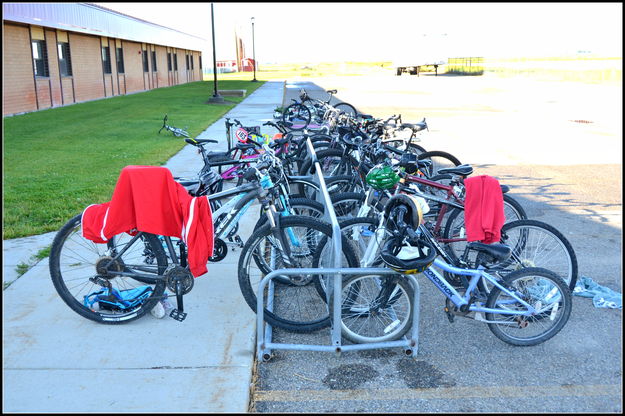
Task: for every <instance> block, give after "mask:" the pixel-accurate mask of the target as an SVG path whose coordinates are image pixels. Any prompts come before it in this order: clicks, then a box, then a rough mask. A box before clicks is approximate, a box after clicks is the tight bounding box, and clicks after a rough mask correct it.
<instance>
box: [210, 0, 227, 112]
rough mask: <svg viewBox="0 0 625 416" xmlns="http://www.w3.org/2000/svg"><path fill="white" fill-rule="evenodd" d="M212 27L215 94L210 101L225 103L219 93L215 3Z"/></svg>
mask: <svg viewBox="0 0 625 416" xmlns="http://www.w3.org/2000/svg"><path fill="white" fill-rule="evenodd" d="M211 26H212V28H213V79H214V88H215V92H214V93H213V96H212V97H211V98H210V99H209V100H208V102H209V103H223V102H224V97H222V96H221V95H219V92H218V91H217V52H216V51H215V15H214V13H213V3H211Z"/></svg>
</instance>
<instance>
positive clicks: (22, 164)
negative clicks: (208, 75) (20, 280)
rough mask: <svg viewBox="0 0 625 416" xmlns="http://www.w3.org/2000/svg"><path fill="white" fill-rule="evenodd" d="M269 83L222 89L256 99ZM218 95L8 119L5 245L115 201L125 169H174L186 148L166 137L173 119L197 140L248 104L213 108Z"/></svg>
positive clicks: (153, 95)
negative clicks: (165, 125) (171, 161)
mask: <svg viewBox="0 0 625 416" xmlns="http://www.w3.org/2000/svg"><path fill="white" fill-rule="evenodd" d="M220 79H221V77H220ZM262 84H263V83H262V82H257V83H253V82H247V81H225V80H224V81H219V82H218V87H219V89H220V90H222V89H223V90H225V89H245V90H247V94H248V95H249V94H250V93H252V92H253V91H254V90H256V89H257V88H258V87H260V86H261V85H262ZM212 95H213V84H212V83H208V82H193V83H188V84H183V85H177V86H173V87H167V88H159V89H156V90H151V91H147V92H142V93H138V94H132V95H126V96H118V97H113V98H108V99H103V100H97V101H91V102H87V103H80V104H75V105H71V106H67V107H59V108H53V109H48V110H43V111H37V112H33V113H28V114H22V115H18V116H12V117H4V119H3V124H4V126H3V127H4V135H3V136H4V138H3V147H4V149H3V150H4V155H3V167H4V172H3V185H4V186H3V230H2V238H3V239H10V238H17V237H24V236H28V235H35V234H42V233H45V232H50V231H56V230H58V229H59V228H60V227H61V226H62V225H63V224H64V223H65V222H66V221H67V220H68V219H69V218H70V217H72V216H73V215H75V214H77V213H79V212H81V211H82V210H83V209H84V208H85V207H87V206H88V205H89V204H95V203H103V202H107V201H109V200H110V198H111V196H112V193H113V189H114V187H115V183H116V182H117V178H118V176H119V172H120V170H121V169H122V168H123V167H124V166H127V165H154V166H160V165H163V164H164V163H166V162H167V160H168V159H169V158H171V157H172V156H173V155H174V154H176V153H177V152H178V151H179V150H180V149H181V148H182V147H183V146H184V145H185V143H184V141H183V140H182V139H180V138H176V137H174V136H173V135H172V133H170V132H166V131H165V130H163V132H161V134H159V133H158V130H159V129H160V127H161V126H162V122H163V116H164V115H165V114H168V117H169V120H168V124H170V125H173V126H175V127H185V126H188V129H187V130H188V132H189V133H190V134H191V136H192V137H195V136H197V135H198V134H200V133H201V132H202V131H204V130H205V129H206V128H207V127H208V126H210V125H211V124H213V123H214V122H215V121H217V120H219V119H220V118H221V117H222V116H223V115H224V114H225V113H226V112H228V111H229V110H230V109H231V108H233V107H234V106H235V105H236V104H237V103H239V102H241V101H242V100H243V99H244V98H241V97H227V103H226V104H208V103H207V101H208V99H209V98H210V97H212ZM214 139H217V140H225V138H223V137H215V138H214ZM198 157H199V156H198Z"/></svg>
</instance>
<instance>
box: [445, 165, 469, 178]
mask: <svg viewBox="0 0 625 416" xmlns="http://www.w3.org/2000/svg"><path fill="white" fill-rule="evenodd" d="M438 173H451V174H452V175H460V176H469V175H470V174H472V173H473V166H471V165H466V164H465V165H460V166H454V167H452V168H443V169H439V170H438Z"/></svg>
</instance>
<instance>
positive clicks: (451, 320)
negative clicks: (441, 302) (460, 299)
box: [443, 307, 454, 324]
mask: <svg viewBox="0 0 625 416" xmlns="http://www.w3.org/2000/svg"><path fill="white" fill-rule="evenodd" d="M443 310H444V311H445V314H446V315H447V319H449V323H452V324H453V323H454V314H453V313H451V312H450V311H449V308H448V307H444V308H443Z"/></svg>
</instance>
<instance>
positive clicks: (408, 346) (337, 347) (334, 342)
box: [256, 138, 420, 361]
mask: <svg viewBox="0 0 625 416" xmlns="http://www.w3.org/2000/svg"><path fill="white" fill-rule="evenodd" d="M307 145H308V149H309V152H310V154H311V157H312V158H313V166H315V174H316V177H317V182H318V184H319V188H320V190H321V192H320V193H318V194H317V195H318V196H317V198H318V199H322V201H321V202H322V203H323V204H324V205H325V208H326V212H325V218H326V219H329V222H330V223H331V224H332V247H333V249H334V250H333V258H332V262H333V264H334V267H333V268H318V269H315V268H291V269H289V268H285V269H276V270H274V271H272V272H270V273H268V274H267V275H266V276H265V277H264V278H263V279H262V280H261V281H260V283H259V287H258V292H257V293H258V294H259V296H257V303H256V347H257V348H256V351H257V357H258V359H259V360H262V361H269V359H270V358H271V351H272V350H273V349H284V350H299V351H327V352H335V353H337V354H340V353H341V352H342V351H355V350H368V349H377V348H395V347H403V348H404V352H405V354H406V355H409V356H413V357H416V356H417V351H418V346H419V301H420V297H419V295H420V290H419V283H418V282H417V279H416V277H415V276H414V275H405V277H407V278H408V279H409V281H410V282H411V284H412V285H413V288H414V310H413V321H412V329H411V331H410V338H409V339H408V338H406V336H404V337H403V339H400V340H396V341H384V342H374V343H365V344H350V345H342V343H341V304H342V299H341V296H342V290H341V289H342V284H341V283H342V276H343V275H344V274H348V275H370V274H379V275H391V274H397V272H395V271H393V270H391V269H388V268H350V267H341V254H342V242H341V229H340V226H339V223H338V220H337V218H336V213H335V212H334V208H333V206H332V202H331V200H330V194H329V193H328V189H327V187H326V183H325V180H324V177H323V174H322V172H321V167H320V165H319V161H318V160H317V156H316V153H315V150H314V148H313V145H312V142H311V141H310V138H307ZM320 194H321V196H320ZM321 271H323V272H321ZM298 274H324V275H331V276H332V278H331V279H330V280H331V281H332V282H331V285H330V284H329V285H328V292H329V291H330V290H333V291H334V293H336V294H337V295H336V296H334V297H333V315H332V317H331V322H332V324H331V331H330V335H331V345H316V344H288V343H276V342H272V327H271V325H270V324H269V323H266V322H264V309H265V308H264V305H263V296H262V293H264V290H265V287H267V288H268V289H267V290H268V295H267V310H269V311H271V310H272V309H273V295H274V284H273V278H275V277H278V276H284V275H298ZM330 287H332V289H330ZM263 328H264V330H263Z"/></svg>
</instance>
